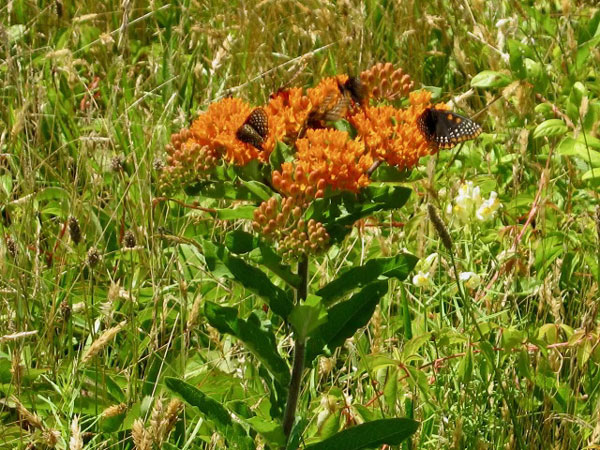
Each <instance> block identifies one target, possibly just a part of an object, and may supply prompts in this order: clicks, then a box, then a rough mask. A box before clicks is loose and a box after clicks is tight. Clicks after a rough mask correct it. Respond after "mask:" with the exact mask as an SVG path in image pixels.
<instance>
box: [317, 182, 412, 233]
mask: <svg viewBox="0 0 600 450" xmlns="http://www.w3.org/2000/svg"><path fill="white" fill-rule="evenodd" d="M410 192H411V190H410V189H408V188H405V187H402V186H381V187H376V186H369V187H366V188H364V189H362V190H361V191H360V192H359V193H358V194H352V193H349V192H343V193H340V194H337V195H335V196H333V197H327V198H322V199H318V200H315V201H314V202H313V203H312V204H311V206H310V207H309V208H308V210H307V211H306V214H305V218H306V219H307V220H308V219H314V220H316V221H317V222H321V223H323V224H324V225H325V228H326V230H327V233H329V236H330V238H331V241H332V242H340V241H341V240H342V239H344V238H345V237H346V235H347V234H348V233H349V232H350V231H351V230H352V225H353V224H354V222H356V221H357V220H359V219H362V218H364V217H367V216H370V215H371V214H373V213H375V212H378V211H389V210H392V209H397V208H400V207H401V206H403V205H404V204H405V203H406V201H407V200H408V197H409V196H410Z"/></svg>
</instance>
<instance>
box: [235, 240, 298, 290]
mask: <svg viewBox="0 0 600 450" xmlns="http://www.w3.org/2000/svg"><path fill="white" fill-rule="evenodd" d="M225 246H226V247H227V249H228V250H229V251H231V252H233V253H237V254H244V253H249V252H252V253H251V254H250V255H249V256H250V259H251V260H252V261H254V262H255V263H257V264H261V265H263V266H265V267H266V268H268V269H269V270H270V271H271V272H273V273H274V274H275V275H277V276H278V277H280V278H281V279H282V280H283V281H285V282H286V283H288V284H289V285H290V286H292V287H296V286H297V285H298V283H299V282H300V278H299V277H298V275H296V274H295V273H293V272H292V271H291V270H290V266H289V264H283V262H282V259H281V256H279V255H278V254H277V253H276V252H275V250H273V249H272V248H271V247H270V246H269V245H268V244H267V243H265V242H261V241H260V240H259V239H258V238H257V237H256V236H254V235H252V234H250V233H247V232H246V231H242V230H235V231H231V232H229V233H227V235H226V236H225ZM254 250H255V251H254Z"/></svg>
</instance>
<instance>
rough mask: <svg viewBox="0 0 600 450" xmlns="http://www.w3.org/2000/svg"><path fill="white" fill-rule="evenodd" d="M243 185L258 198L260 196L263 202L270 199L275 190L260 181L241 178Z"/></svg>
mask: <svg viewBox="0 0 600 450" xmlns="http://www.w3.org/2000/svg"><path fill="white" fill-rule="evenodd" d="M240 182H241V183H242V185H243V186H244V187H245V188H246V189H248V191H250V192H252V193H253V194H254V196H255V197H256V198H260V199H261V200H262V201H263V202H264V201H265V200H268V199H270V198H271V197H272V196H273V191H272V190H271V189H270V188H269V187H268V186H267V185H266V184H263V183H261V182H259V181H256V180H252V181H244V180H240Z"/></svg>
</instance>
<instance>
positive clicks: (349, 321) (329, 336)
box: [306, 281, 388, 363]
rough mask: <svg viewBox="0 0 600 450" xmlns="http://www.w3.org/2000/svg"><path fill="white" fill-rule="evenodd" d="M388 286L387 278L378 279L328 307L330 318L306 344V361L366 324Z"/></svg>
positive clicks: (342, 341) (332, 349)
mask: <svg viewBox="0 0 600 450" xmlns="http://www.w3.org/2000/svg"><path fill="white" fill-rule="evenodd" d="M387 290H388V282H387V281H376V282H374V283H371V284H369V285H367V286H365V287H364V288H363V289H362V290H361V291H360V292H358V293H357V294H354V295H353V296H352V297H351V298H350V300H347V301H345V302H341V303H338V304H336V305H334V306H332V307H331V308H329V309H328V310H327V321H326V322H325V323H324V324H323V325H321V326H320V327H319V328H317V329H316V330H315V331H314V332H313V333H312V337H311V338H310V339H309V340H308V342H307V344H306V361H307V363H309V362H311V361H312V360H313V359H314V358H315V357H316V356H317V355H319V354H320V353H322V352H323V350H324V349H325V348H327V349H328V350H329V351H330V352H333V351H334V350H335V349H336V348H337V347H339V346H341V345H342V344H343V343H344V342H345V341H346V339H348V338H349V337H352V336H354V333H356V330H358V329H359V328H362V327H364V326H365V325H366V324H367V323H369V320H371V316H372V315H373V313H374V312H375V307H376V306H377V304H378V303H379V300H380V299H381V297H383V296H384V295H385V294H386V292H387Z"/></svg>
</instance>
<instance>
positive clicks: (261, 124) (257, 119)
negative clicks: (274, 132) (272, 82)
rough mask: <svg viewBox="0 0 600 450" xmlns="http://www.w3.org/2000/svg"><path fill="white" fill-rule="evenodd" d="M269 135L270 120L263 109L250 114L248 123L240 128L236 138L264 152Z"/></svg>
mask: <svg viewBox="0 0 600 450" xmlns="http://www.w3.org/2000/svg"><path fill="white" fill-rule="evenodd" d="M268 135H269V118H268V117H267V113H266V112H265V110H264V109H262V108H256V109H255V110H254V111H252V112H251V113H250V115H249V116H248V118H247V119H246V121H245V122H244V123H243V125H242V126H241V127H239V128H238V129H237V131H236V133H235V137H236V138H238V139H239V140H240V141H242V142H245V143H246V144H250V145H252V146H254V147H256V148H257V149H259V150H262V149H263V148H262V144H263V142H264V141H265V139H266V138H267V136H268Z"/></svg>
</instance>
